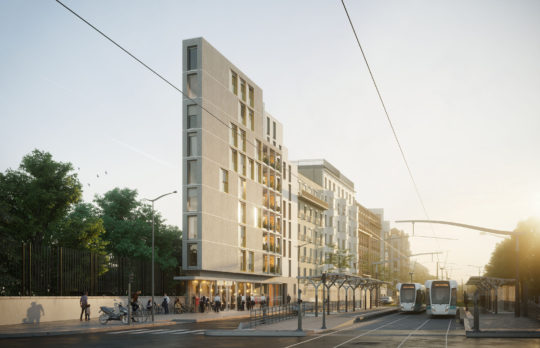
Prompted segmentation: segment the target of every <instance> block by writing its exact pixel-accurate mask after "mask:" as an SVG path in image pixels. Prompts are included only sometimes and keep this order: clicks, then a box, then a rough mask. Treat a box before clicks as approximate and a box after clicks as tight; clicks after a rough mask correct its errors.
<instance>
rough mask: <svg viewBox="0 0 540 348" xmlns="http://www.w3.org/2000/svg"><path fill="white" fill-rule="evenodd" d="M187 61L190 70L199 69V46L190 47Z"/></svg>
mask: <svg viewBox="0 0 540 348" xmlns="http://www.w3.org/2000/svg"><path fill="white" fill-rule="evenodd" d="M187 60H188V66H187V69H188V70H195V69H197V46H190V47H188V48H187Z"/></svg>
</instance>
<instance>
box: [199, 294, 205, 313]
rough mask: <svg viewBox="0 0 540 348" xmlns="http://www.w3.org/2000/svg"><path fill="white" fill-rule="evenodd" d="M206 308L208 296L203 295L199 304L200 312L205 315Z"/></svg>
mask: <svg viewBox="0 0 540 348" xmlns="http://www.w3.org/2000/svg"><path fill="white" fill-rule="evenodd" d="M204 306H206V296H205V295H203V297H202V299H201V301H200V302H199V311H200V312H201V313H204Z"/></svg>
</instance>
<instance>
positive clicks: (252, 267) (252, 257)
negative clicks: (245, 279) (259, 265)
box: [248, 251, 255, 272]
mask: <svg viewBox="0 0 540 348" xmlns="http://www.w3.org/2000/svg"><path fill="white" fill-rule="evenodd" d="M254 260H255V254H254V253H253V251H250V252H249V259H248V267H249V271H250V272H255V262H254Z"/></svg>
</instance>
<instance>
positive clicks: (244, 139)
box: [240, 130, 246, 152]
mask: <svg viewBox="0 0 540 348" xmlns="http://www.w3.org/2000/svg"><path fill="white" fill-rule="evenodd" d="M240 140H241V141H242V151H244V152H246V132H245V131H243V130H241V131H240Z"/></svg>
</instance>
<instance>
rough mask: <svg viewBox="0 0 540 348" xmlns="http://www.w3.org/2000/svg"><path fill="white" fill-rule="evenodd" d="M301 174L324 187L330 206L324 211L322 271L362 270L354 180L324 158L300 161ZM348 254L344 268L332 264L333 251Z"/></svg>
mask: <svg viewBox="0 0 540 348" xmlns="http://www.w3.org/2000/svg"><path fill="white" fill-rule="evenodd" d="M296 163H297V165H298V173H299V174H301V175H303V176H304V177H306V178H308V179H309V180H311V181H313V182H314V183H316V184H317V185H319V186H320V187H322V189H323V191H322V197H324V200H325V202H326V203H327V205H328V209H327V210H325V211H324V214H323V220H324V221H323V227H322V234H323V236H324V247H323V252H324V254H323V257H324V259H325V263H324V264H323V267H322V270H321V271H323V272H324V271H336V272H337V271H340V272H344V273H352V274H356V273H357V271H358V264H357V262H358V254H357V253H358V238H357V236H358V225H357V219H358V216H357V206H356V202H355V199H354V183H353V182H352V181H351V180H349V179H348V178H347V177H346V176H344V175H343V174H342V173H341V172H340V171H339V170H338V169H337V168H336V167H334V166H333V165H332V164H330V163H329V162H328V161H326V160H324V159H317V160H302V161H298V162H296ZM336 253H338V254H344V255H345V254H347V255H349V257H350V261H349V262H348V264H347V265H346V267H343V268H342V269H338V267H336V265H333V264H330V263H329V262H328V259H329V258H330V255H331V254H336Z"/></svg>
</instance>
